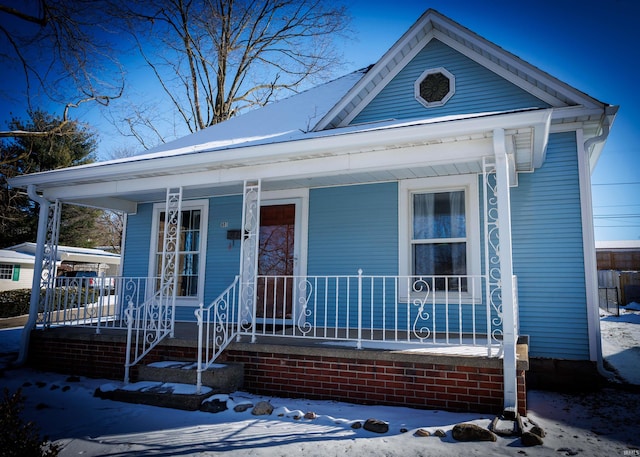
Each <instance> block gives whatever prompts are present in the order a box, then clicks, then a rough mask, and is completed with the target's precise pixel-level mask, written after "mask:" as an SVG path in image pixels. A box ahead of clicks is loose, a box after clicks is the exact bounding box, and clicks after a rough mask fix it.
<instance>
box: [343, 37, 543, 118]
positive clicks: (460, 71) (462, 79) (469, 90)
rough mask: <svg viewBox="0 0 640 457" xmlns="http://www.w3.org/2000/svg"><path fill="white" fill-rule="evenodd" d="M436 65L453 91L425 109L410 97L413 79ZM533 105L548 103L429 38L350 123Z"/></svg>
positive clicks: (412, 95)
mask: <svg viewBox="0 0 640 457" xmlns="http://www.w3.org/2000/svg"><path fill="white" fill-rule="evenodd" d="M438 67H444V68H446V69H447V70H448V71H449V72H450V73H452V74H453V76H454V77H455V94H454V95H453V97H451V99H450V100H449V101H448V102H447V103H445V104H444V105H443V106H439V107H432V108H426V107H425V106H424V105H422V104H421V103H420V102H418V101H417V100H416V99H415V97H414V82H415V81H416V80H417V79H418V78H419V77H420V75H421V74H422V72H424V71H425V70H427V69H431V68H438ZM533 107H536V108H547V107H549V105H548V104H547V103H546V102H543V101H541V100H540V99H538V98H536V97H534V96H533V95H531V94H530V93H528V92H526V91H525V90H523V89H521V88H519V87H517V86H516V85H514V84H512V83H510V82H509V81H506V80H504V79H503V78H502V77H500V76H498V75H497V74H495V73H493V72H492V71H491V70H488V69H487V68H485V67H483V66H482V65H480V64H478V63H477V62H474V61H473V60H471V59H469V58H468V57H466V56H465V55H463V54H461V53H459V52H458V51H456V50H454V49H452V48H450V47H449V46H447V45H445V44H443V43H442V42H441V41H438V40H435V39H433V40H431V41H430V42H429V43H428V44H427V45H426V46H425V47H424V49H422V50H421V51H420V52H419V53H418V54H417V55H416V56H415V57H414V58H413V60H412V61H411V62H409V64H408V65H407V66H405V67H404V68H403V69H402V70H401V71H400V72H399V73H398V74H397V75H396V76H395V77H394V78H393V80H392V81H390V82H389V84H387V86H386V87H385V88H384V89H382V91H381V92H380V93H379V94H378V95H377V96H376V97H375V98H374V99H373V100H372V101H371V102H370V103H369V104H368V105H367V106H366V107H365V108H364V109H363V110H362V111H361V112H360V113H359V114H358V115H357V116H356V118H355V119H354V120H353V121H352V124H358V123H364V122H374V121H380V120H385V119H391V118H393V119H412V118H432V117H440V116H448V115H453V114H465V113H481V112H490V111H503V110H510V109H517V108H533Z"/></svg>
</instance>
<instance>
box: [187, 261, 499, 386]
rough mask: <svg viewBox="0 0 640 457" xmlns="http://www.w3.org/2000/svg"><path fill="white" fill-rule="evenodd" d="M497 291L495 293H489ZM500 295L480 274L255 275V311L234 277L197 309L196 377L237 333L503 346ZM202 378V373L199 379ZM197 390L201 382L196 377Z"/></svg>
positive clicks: (489, 349) (491, 350) (494, 349)
mask: <svg viewBox="0 0 640 457" xmlns="http://www.w3.org/2000/svg"><path fill="white" fill-rule="evenodd" d="M493 292H495V290H494V291H493ZM499 300H500V294H497V293H491V292H489V286H488V278H487V277H486V276H484V275H478V276H468V275H467V276H421V277H416V276H365V275H363V274H362V273H361V272H359V274H358V275H355V276H257V277H256V298H255V303H256V306H255V308H254V307H253V306H251V307H249V306H244V303H243V299H242V297H240V294H239V286H238V280H237V278H236V280H235V281H234V282H233V283H232V284H231V286H229V288H227V289H226V290H225V291H224V292H223V293H222V294H221V295H220V296H219V297H218V298H217V299H216V300H214V301H213V302H212V303H211V304H210V305H209V306H208V307H206V308H205V307H201V308H200V309H199V310H197V311H196V316H197V317H198V325H199V337H198V341H199V351H198V354H199V360H198V371H199V374H200V373H202V371H204V370H205V369H207V368H208V367H209V366H211V364H212V363H213V362H214V361H215V359H216V357H217V356H218V355H219V354H220V353H221V352H222V351H223V350H224V348H225V347H226V346H227V345H228V344H229V342H231V341H232V339H233V338H234V336H236V335H238V336H239V335H247V336H251V340H252V341H255V340H256V337H258V336H262V337H264V336H274V337H280V338H310V339H321V340H333V341H348V342H352V343H354V344H355V346H356V347H357V348H362V347H363V345H372V344H373V343H375V344H377V345H382V346H386V347H393V346H394V345H395V346H396V347H397V346H398V344H403V345H404V344H411V345H416V346H417V347H418V346H422V347H425V346H431V347H434V346H476V347H484V348H486V353H487V355H488V356H490V357H496V356H499V355H500V353H501V347H502V334H503V330H502V304H501V303H500V302H499ZM198 380H200V377H199V378H198ZM198 387H200V383H199V381H198Z"/></svg>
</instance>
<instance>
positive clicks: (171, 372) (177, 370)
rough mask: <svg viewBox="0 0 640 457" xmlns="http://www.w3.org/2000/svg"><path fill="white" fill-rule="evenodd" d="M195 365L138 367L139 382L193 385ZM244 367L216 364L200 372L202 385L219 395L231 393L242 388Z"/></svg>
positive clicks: (160, 363) (187, 363) (176, 363)
mask: <svg viewBox="0 0 640 457" xmlns="http://www.w3.org/2000/svg"><path fill="white" fill-rule="evenodd" d="M197 368H198V366H197V364H196V363H195V362H188V361H166V362H155V363H151V364H149V365H140V366H139V367H138V380H139V381H159V382H164V383H179V384H193V385H195V384H196V382H197ZM243 382H244V367H243V365H242V364H240V363H224V364H222V363H217V364H213V365H212V366H211V367H209V368H208V369H207V370H206V371H203V372H202V385H203V386H207V387H211V388H212V389H213V390H215V391H217V392H220V393H231V392H235V391H236V390H238V389H240V388H241V387H242V384H243Z"/></svg>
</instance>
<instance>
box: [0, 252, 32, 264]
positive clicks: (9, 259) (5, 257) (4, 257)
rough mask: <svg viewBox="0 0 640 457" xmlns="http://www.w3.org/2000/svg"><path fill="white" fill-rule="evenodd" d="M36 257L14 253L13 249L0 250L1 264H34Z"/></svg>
mask: <svg viewBox="0 0 640 457" xmlns="http://www.w3.org/2000/svg"><path fill="white" fill-rule="evenodd" d="M34 259H35V256H34V255H32V254H24V253H22V252H16V251H12V250H11V249H0V262H1V263H28V264H33V263H34Z"/></svg>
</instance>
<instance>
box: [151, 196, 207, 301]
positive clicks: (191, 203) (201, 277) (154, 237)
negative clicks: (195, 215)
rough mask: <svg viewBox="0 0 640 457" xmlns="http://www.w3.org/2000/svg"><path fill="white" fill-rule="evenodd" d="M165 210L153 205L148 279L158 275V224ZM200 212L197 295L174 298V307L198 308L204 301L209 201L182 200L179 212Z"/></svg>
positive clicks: (159, 205)
mask: <svg viewBox="0 0 640 457" xmlns="http://www.w3.org/2000/svg"><path fill="white" fill-rule="evenodd" d="M165 209H166V203H165V202H162V203H155V204H154V205H153V216H152V221H151V246H150V247H149V277H151V278H153V277H155V276H157V275H158V272H156V271H155V267H156V255H157V251H156V249H157V246H158V224H159V220H160V213H161V212H162V211H164V210H165ZM191 209H199V210H200V262H199V264H198V295H197V296H196V297H176V306H198V305H199V304H200V303H201V302H202V301H203V300H204V283H205V277H206V271H205V268H206V265H207V232H208V229H209V200H207V199H201V200H183V201H182V204H181V210H182V211H184V210H191Z"/></svg>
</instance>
